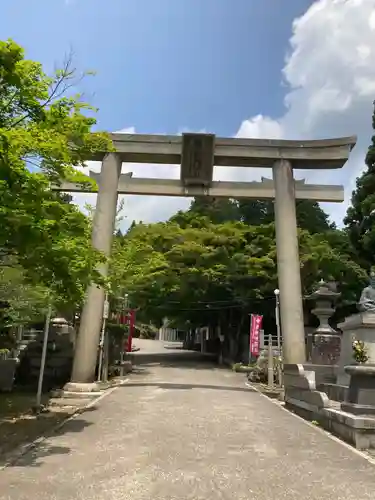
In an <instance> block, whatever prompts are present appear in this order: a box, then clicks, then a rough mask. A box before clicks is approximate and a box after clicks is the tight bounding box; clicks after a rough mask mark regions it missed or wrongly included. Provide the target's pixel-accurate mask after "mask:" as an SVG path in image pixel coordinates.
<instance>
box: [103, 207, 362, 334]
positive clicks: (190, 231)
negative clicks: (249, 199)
mask: <svg viewBox="0 0 375 500" xmlns="http://www.w3.org/2000/svg"><path fill="white" fill-rule="evenodd" d="M179 215H180V216H182V213H180V214H179ZM300 255H301V275H302V283H303V288H304V293H305V294H307V293H309V292H311V290H312V288H313V286H314V285H315V284H316V283H317V281H318V280H319V279H320V278H325V279H334V280H337V281H338V282H339V283H340V284H341V285H340V288H341V290H342V292H343V294H344V297H345V298H347V299H349V300H354V298H355V294H356V293H357V292H358V290H357V287H358V284H360V283H362V282H363V278H364V273H363V270H362V269H361V268H360V267H359V266H358V265H357V264H356V263H355V262H353V260H352V259H351V256H350V255H349V254H348V253H347V252H346V250H345V248H344V247H341V248H333V247H331V245H330V244H329V242H328V241H327V238H326V237H325V235H323V234H319V233H316V234H310V233H309V232H308V231H306V230H300ZM112 283H113V287H114V289H119V288H121V287H122V288H123V290H126V292H127V293H130V295H131V297H132V300H133V302H134V303H136V304H137V306H138V307H139V308H140V310H141V311H142V313H143V314H144V315H146V316H148V317H149V318H153V319H156V320H157V321H160V320H161V318H162V317H163V316H168V317H169V318H173V317H175V318H179V319H180V320H181V321H186V320H187V319H190V320H192V319H193V320H194V321H195V322H196V323H198V324H200V325H202V324H204V322H205V321H208V320H213V318H214V317H215V316H216V317H217V316H218V315H220V314H222V313H223V311H226V310H228V312H229V311H230V310H231V311H232V312H233V313H234V314H232V315H231V321H232V322H233V323H235V322H236V321H237V322H239V321H240V320H241V318H242V317H243V316H244V315H247V314H248V313H250V312H254V311H255V310H256V311H257V312H262V311H263V312H267V313H270V311H271V310H272V309H273V303H272V300H273V297H274V295H273V290H274V289H275V288H276V287H277V267H276V244H275V229H274V224H273V223H272V224H267V225H259V226H248V225H246V224H244V223H243V222H226V223H223V224H214V223H212V222H211V221H210V220H209V219H208V218H207V217H196V218H195V219H193V220H191V221H190V223H189V222H188V221H187V219H185V220H184V221H183V224H182V225H179V224H177V223H176V222H175V220H172V221H170V222H167V223H159V224H150V225H144V224H140V225H137V226H135V227H133V228H132V230H131V232H130V233H128V235H127V236H125V237H123V238H120V239H117V241H116V248H115V251H114V256H113V263H112ZM270 301H271V302H270ZM195 311H196V312H195ZM228 321H229V319H228Z"/></svg>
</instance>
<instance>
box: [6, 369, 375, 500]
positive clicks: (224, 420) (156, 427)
mask: <svg viewBox="0 0 375 500" xmlns="http://www.w3.org/2000/svg"><path fill="white" fill-rule="evenodd" d="M30 498H35V499H38V500H47V499H48V500H76V499H81V500H127V499H132V500H150V499H152V500H172V499H178V500H185V499H186V500H187V499H191V500H193V499H194V500H203V499H204V500H209V499H212V500H220V499H228V500H245V499H246V500H249V499H255V500H283V499H289V500H294V499H298V500H328V499H329V500H365V499H374V498H375V466H373V465H371V464H370V463H369V462H367V461H366V460H365V459H363V458H362V457H361V456H359V455H357V454H356V453H354V452H353V451H351V450H350V449H348V448H346V447H344V446H342V445H341V444H340V443H337V442H335V441H333V440H331V439H329V438H328V437H327V436H326V435H325V434H324V433H322V432H320V431H319V430H318V429H315V428H312V427H310V426H308V425H306V424H305V423H304V422H303V421H301V420H299V419H298V418H296V417H294V416H292V415H290V414H289V413H288V412H286V411H284V410H283V409H282V408H280V407H279V406H278V405H276V404H274V403H272V402H270V401H269V400H267V399H266V398H265V397H263V396H261V395H260V394H258V393H257V392H253V391H251V390H249V389H248V388H246V387H245V386H244V376H243V375H240V374H235V373H232V372H229V371H226V370H220V369H215V368H210V367H209V366H207V365H200V366H196V367H193V365H192V364H190V365H189V364H187V365H186V366H182V367H179V368H178V367H173V366H164V367H163V366H158V365H156V366H150V367H149V368H143V369H140V371H139V373H136V374H133V375H131V376H130V381H129V383H128V384H127V385H126V386H124V387H120V388H117V389H116V390H115V391H113V392H112V393H111V394H110V395H109V396H107V397H106V398H105V399H103V400H102V401H101V402H100V405H99V408H97V409H96V410H94V411H90V412H87V413H85V414H83V415H80V416H79V417H77V418H75V419H73V420H70V421H69V422H67V423H66V424H65V426H64V427H63V429H61V430H60V431H59V433H58V434H57V435H56V436H54V437H52V438H49V439H48V440H46V441H45V442H44V443H43V444H42V445H41V446H40V447H39V448H38V449H36V450H34V451H32V452H29V453H28V454H27V455H25V456H24V457H23V458H22V459H20V460H19V462H18V463H17V464H15V465H14V466H11V467H8V468H6V469H5V470H3V471H1V472H0V499H2V500H30Z"/></svg>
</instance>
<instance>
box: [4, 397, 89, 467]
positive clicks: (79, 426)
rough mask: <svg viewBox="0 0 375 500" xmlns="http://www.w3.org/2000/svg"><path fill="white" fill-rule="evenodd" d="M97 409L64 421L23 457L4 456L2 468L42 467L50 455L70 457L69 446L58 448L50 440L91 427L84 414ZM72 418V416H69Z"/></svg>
mask: <svg viewBox="0 0 375 500" xmlns="http://www.w3.org/2000/svg"><path fill="white" fill-rule="evenodd" d="M94 410H95V408H94V407H91V408H87V409H85V410H83V411H82V412H80V413H79V414H77V416H76V417H74V418H72V419H71V420H62V421H61V425H60V426H59V427H58V428H57V429H54V430H53V429H52V430H50V431H49V432H48V431H47V432H46V433H45V434H44V436H43V437H44V438H46V439H42V440H41V441H40V442H38V443H37V444H35V446H33V445H32V446H31V448H27V451H25V453H23V454H22V452H20V453H21V455H19V454H18V453H16V454H15V455H13V456H12V453H10V454H5V455H4V456H0V466H4V465H7V466H8V467H40V466H41V465H43V458H45V457H48V456H50V455H68V454H69V453H70V452H71V449H70V448H69V447H67V446H58V445H54V444H53V443H52V442H51V440H50V439H48V438H54V437H58V436H62V435H68V434H70V433H76V432H81V431H83V430H84V429H86V428H87V427H89V426H90V425H92V423H91V422H89V421H87V420H85V419H84V418H82V415H84V413H87V412H89V411H94ZM69 416H70V415H69Z"/></svg>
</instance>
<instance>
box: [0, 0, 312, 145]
mask: <svg viewBox="0 0 375 500" xmlns="http://www.w3.org/2000/svg"><path fill="white" fill-rule="evenodd" d="M6 3H7V5H6V6H5V8H4V6H2V15H1V18H0V30H1V36H2V38H3V39H4V38H8V37H11V38H13V39H15V40H16V41H17V42H18V43H20V44H21V45H23V46H24V47H25V49H26V51H27V56H28V57H30V58H33V59H36V60H39V61H41V62H42V63H43V64H44V65H45V67H46V69H49V70H51V69H52V68H53V67H54V65H56V64H58V63H59V62H61V61H62V60H63V58H64V55H65V54H66V53H67V52H69V50H70V48H72V49H73V51H74V63H75V65H76V67H77V68H78V69H79V70H85V69H93V70H95V71H96V72H97V75H96V77H95V78H94V79H90V80H86V81H84V82H83V83H82V85H81V87H82V90H84V91H85V94H86V95H87V98H88V99H89V100H90V101H91V102H92V103H93V104H95V106H97V107H98V108H99V115H98V120H99V122H98V125H99V127H100V128H104V129H108V130H117V129H121V128H124V127H129V126H134V127H135V129H136V131H137V132H140V133H157V132H159V133H176V132H177V131H179V130H180V129H181V128H188V129H193V130H198V129H205V130H207V131H211V132H215V133H217V134H219V135H224V136H230V135H234V134H235V133H236V132H237V129H238V127H239V124H240V123H241V121H242V120H244V119H245V118H247V117H248V116H252V115H256V114H258V113H262V114H266V115H271V116H278V115H279V114H280V113H282V110H283V95H284V93H285V88H283V86H282V85H280V83H281V69H282V67H283V63H284V58H285V54H286V49H287V43H288V38H289V37H290V34H291V23H292V20H293V19H294V18H295V17H296V16H298V15H300V14H302V13H303V12H304V11H305V10H306V7H307V6H308V5H309V4H310V3H311V2H309V1H305V0H288V1H285V0H107V1H105V2H103V0H33V1H30V0H12V2H6Z"/></svg>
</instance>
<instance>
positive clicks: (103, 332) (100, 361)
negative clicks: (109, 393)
mask: <svg viewBox="0 0 375 500" xmlns="http://www.w3.org/2000/svg"><path fill="white" fill-rule="evenodd" d="M108 314H109V304H108V293H106V294H105V301H104V308H103V322H102V331H101V333H100V343H99V349H100V350H99V366H98V382H100V381H101V379H102V370H103V353H104V336H105V325H106V321H107V318H108Z"/></svg>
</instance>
